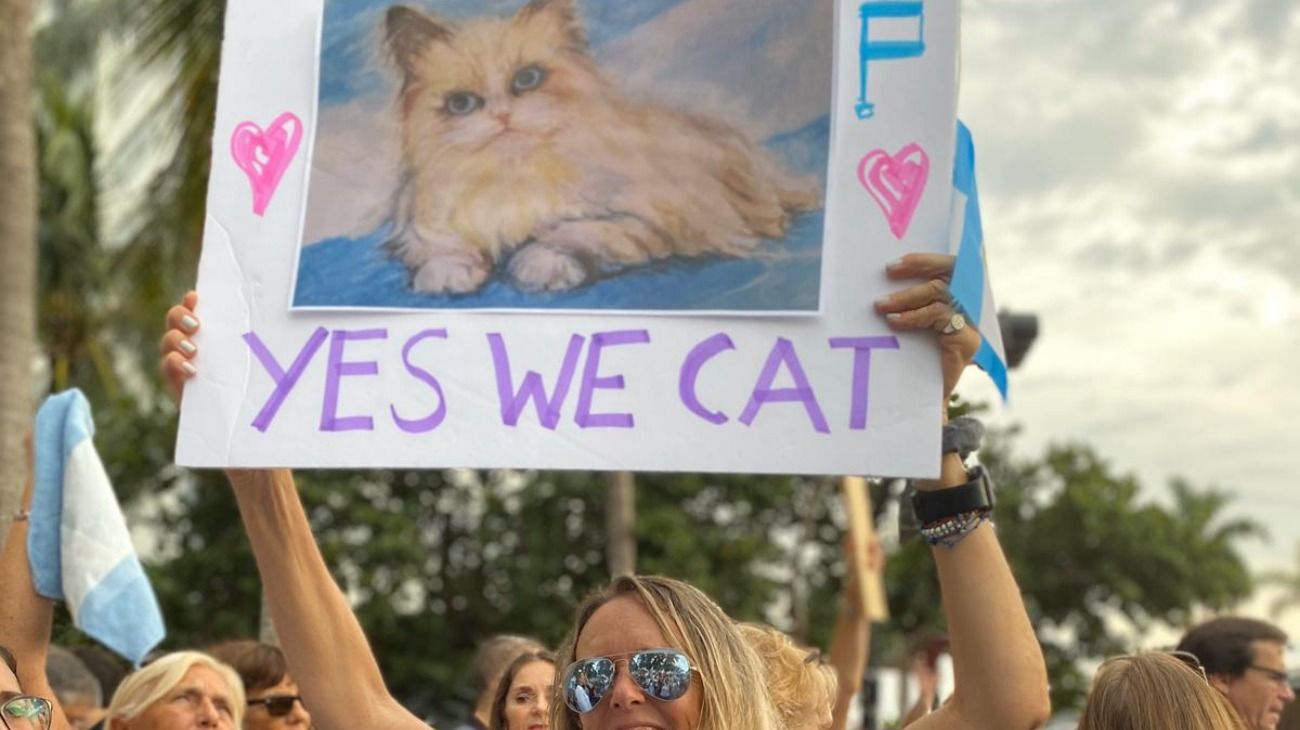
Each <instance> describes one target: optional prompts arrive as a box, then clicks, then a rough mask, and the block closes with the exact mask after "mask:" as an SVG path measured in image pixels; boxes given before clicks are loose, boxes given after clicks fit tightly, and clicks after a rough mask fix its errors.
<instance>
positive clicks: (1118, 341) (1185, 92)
mask: <svg viewBox="0 0 1300 730" xmlns="http://www.w3.org/2000/svg"><path fill="white" fill-rule="evenodd" d="M962 6H963V16H964V17H963V37H962V44H963V80H962V91H961V103H960V109H961V116H962V118H963V119H964V120H965V121H966V122H967V124H968V125H969V126H970V127H971V129H972V132H973V133H974V136H975V144H976V155H977V161H978V175H979V185H980V196H981V203H982V208H983V212H984V230H985V236H986V241H987V245H988V249H989V265H990V267H991V269H992V275H993V282H994V286H995V294H996V296H997V299H998V303H999V307H1000V308H1010V309H1014V310H1017V311H1027V312H1033V313H1035V314H1037V315H1038V316H1039V317H1040V318H1041V320H1042V333H1041V335H1040V338H1039V340H1038V342H1037V344H1035V346H1034V349H1033V350H1032V351H1031V353H1030V355H1029V358H1028V360H1027V361H1026V363H1025V365H1024V366H1023V368H1022V369H1020V370H1019V371H1016V372H1015V373H1014V374H1013V380H1012V394H1011V399H1012V400H1011V403H1010V405H1009V407H1008V408H1007V409H1005V411H1004V412H1003V414H1002V415H1001V418H1003V419H1005V420H1008V421H1013V422H1018V423H1020V424H1021V425H1022V426H1023V427H1024V434H1023V438H1022V446H1023V448H1024V451H1025V453H1026V454H1033V453H1041V451H1042V449H1043V447H1044V446H1045V445H1046V444H1048V443H1050V442H1060V441H1067V440H1079V441H1083V442H1086V443H1089V444H1092V445H1094V446H1095V447H1096V448H1097V449H1098V451H1099V452H1100V453H1101V454H1102V455H1103V456H1105V457H1106V458H1108V459H1109V460H1110V462H1111V463H1112V465H1113V466H1114V467H1115V468H1116V469H1117V470H1120V471H1126V472H1127V471H1131V472H1135V473H1137V474H1138V475H1139V476H1140V477H1141V478H1142V480H1143V482H1144V484H1145V485H1146V487H1147V488H1148V490H1149V491H1150V492H1151V493H1152V494H1153V495H1164V494H1167V490H1166V487H1165V484H1166V481H1167V479H1168V477H1170V476H1172V475H1183V476H1186V477H1188V478H1189V479H1191V480H1192V481H1193V482H1194V483H1195V484H1197V485H1201V486H1205V485H1216V486H1219V487H1222V488H1224V489H1229V490H1231V491H1232V492H1233V493H1235V494H1236V495H1237V496H1236V499H1235V501H1234V507H1233V509H1234V511H1236V512H1238V513H1244V514H1248V515H1250V516H1252V517H1254V518H1255V519H1258V520H1260V521H1261V522H1262V523H1263V524H1264V525H1265V526H1266V527H1267V528H1268V530H1269V532H1270V533H1271V541H1270V542H1269V543H1260V542H1255V543H1251V544H1250V545H1248V546H1247V557H1248V559H1249V561H1250V564H1251V567H1252V568H1253V569H1255V570H1264V569H1278V568H1289V569H1291V570H1300V565H1297V564H1296V557H1295V556H1296V553H1297V547H1298V546H1300V387H1298V386H1297V384H1296V377H1295V375H1294V370H1295V369H1297V368H1300V4H1297V3H1295V2H1293V0H1232V1H1231V2H1225V1H1224V0H1182V1H1180V2H1150V3H1145V2H1133V0H966V1H965V2H963V3H962ZM963 388H964V389H965V392H966V393H967V394H968V395H970V396H972V397H977V398H983V399H986V400H992V399H993V398H995V397H996V396H995V395H994V391H993V390H992V389H991V387H989V386H987V385H986V379H983V378H982V377H974V376H972V377H968V378H967V379H966V381H965V382H964V383H963ZM1287 623H1288V624H1289V625H1290V626H1291V627H1292V635H1293V636H1294V635H1296V634H1300V611H1293V612H1291V613H1290V614H1289V615H1288V616H1287Z"/></svg>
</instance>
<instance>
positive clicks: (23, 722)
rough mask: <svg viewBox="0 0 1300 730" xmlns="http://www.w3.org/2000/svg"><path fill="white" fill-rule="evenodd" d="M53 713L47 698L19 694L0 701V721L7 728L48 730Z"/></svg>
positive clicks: (9, 729) (10, 729)
mask: <svg viewBox="0 0 1300 730" xmlns="http://www.w3.org/2000/svg"><path fill="white" fill-rule="evenodd" d="M53 714H54V708H53V705H51V704H50V701H49V700H46V699H41V698H40V697H28V696H26V695H19V696H17V697H10V698H9V699H7V700H5V701H4V702H3V703H0V721H3V722H4V726H5V728H7V730H50V722H51V721H52V717H53Z"/></svg>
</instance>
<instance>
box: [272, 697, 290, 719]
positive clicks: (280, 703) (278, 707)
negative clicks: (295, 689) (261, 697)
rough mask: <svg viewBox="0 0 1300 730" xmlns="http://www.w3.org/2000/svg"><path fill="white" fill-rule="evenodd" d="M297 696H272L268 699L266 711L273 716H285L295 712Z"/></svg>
mask: <svg viewBox="0 0 1300 730" xmlns="http://www.w3.org/2000/svg"><path fill="white" fill-rule="evenodd" d="M297 700H298V698H297V697H270V698H268V699H267V701H266V712H267V714H269V715H270V716H271V717H284V716H285V715H287V714H289V713H290V712H293V703H294V702H296V701H297Z"/></svg>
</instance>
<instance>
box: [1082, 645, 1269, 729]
mask: <svg viewBox="0 0 1300 730" xmlns="http://www.w3.org/2000/svg"><path fill="white" fill-rule="evenodd" d="M1079 730H1247V728H1246V725H1245V723H1244V722H1242V720H1241V717H1240V716H1239V715H1238V714H1237V712H1236V711H1235V710H1233V709H1232V705H1230V704H1228V701H1227V699H1225V698H1224V697H1223V695H1221V694H1219V692H1218V691H1217V690H1215V689H1214V688H1212V687H1210V685H1209V683H1207V682H1206V681H1205V677H1204V676H1202V675H1201V674H1200V673H1199V672H1198V671H1197V670H1195V669H1192V668H1191V667H1189V666H1188V665H1186V664H1184V663H1183V662H1182V661H1181V660H1179V659H1177V658H1176V657H1173V656H1171V655H1169V654H1163V653H1158V652H1149V653H1144V654H1134V655H1132V656H1123V657H1116V658H1114V659H1110V660H1108V661H1106V663H1104V664H1102V665H1101V668H1100V669H1098V670H1097V676H1096V677H1095V678H1094V679H1093V683H1092V692H1091V693H1089V695H1088V703H1087V704H1086V705H1085V706H1084V708H1083V716H1082V717H1080V718H1079Z"/></svg>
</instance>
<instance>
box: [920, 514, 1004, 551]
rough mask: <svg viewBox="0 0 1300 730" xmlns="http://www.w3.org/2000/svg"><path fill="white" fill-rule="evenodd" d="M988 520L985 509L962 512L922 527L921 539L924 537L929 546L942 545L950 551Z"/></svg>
mask: <svg viewBox="0 0 1300 730" xmlns="http://www.w3.org/2000/svg"><path fill="white" fill-rule="evenodd" d="M988 520H989V510H986V509H978V510H972V511H970V512H962V513H961V514H958V515H953V516H952V517H948V518H945V519H942V520H940V521H938V522H932V523H930V524H928V525H925V526H923V527H922V528H921V537H924V538H925V541H926V542H928V543H930V545H942V546H944V547H946V548H949V549H952V548H955V547H957V545H958V543H960V542H961V541H962V540H964V539H966V536H967V535H969V534H971V533H972V532H974V531H975V528H977V527H979V526H980V525H982V524H984V523H985V522H988Z"/></svg>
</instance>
